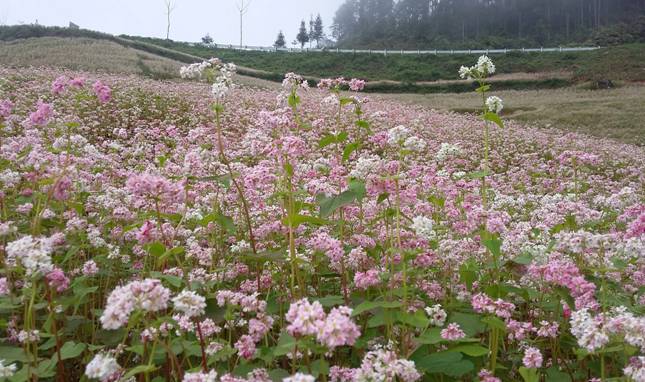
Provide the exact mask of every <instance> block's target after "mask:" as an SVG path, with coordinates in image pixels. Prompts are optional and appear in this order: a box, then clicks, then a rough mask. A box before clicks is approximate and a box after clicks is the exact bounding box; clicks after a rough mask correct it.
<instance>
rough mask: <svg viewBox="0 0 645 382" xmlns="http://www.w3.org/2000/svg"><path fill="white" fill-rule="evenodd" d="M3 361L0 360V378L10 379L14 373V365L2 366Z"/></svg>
mask: <svg viewBox="0 0 645 382" xmlns="http://www.w3.org/2000/svg"><path fill="white" fill-rule="evenodd" d="M4 362H5V360H4V359H0V378H11V377H13V375H14V374H15V373H16V364H15V363H12V364H10V365H5V364H4Z"/></svg>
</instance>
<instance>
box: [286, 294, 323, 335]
mask: <svg viewBox="0 0 645 382" xmlns="http://www.w3.org/2000/svg"><path fill="white" fill-rule="evenodd" d="M285 318H286V320H287V322H289V325H288V326H287V332H289V334H291V335H292V336H308V335H314V334H316V333H317V331H318V327H319V326H320V325H321V324H322V322H323V320H324V319H325V311H324V310H323V307H322V305H320V303H319V302H318V301H314V302H313V304H312V303H309V300H307V299H306V298H303V299H302V300H298V301H296V302H294V303H292V304H291V306H290V307H289V311H288V312H287V314H286V315H285Z"/></svg>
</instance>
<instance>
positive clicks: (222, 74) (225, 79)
mask: <svg viewBox="0 0 645 382" xmlns="http://www.w3.org/2000/svg"><path fill="white" fill-rule="evenodd" d="M218 69H219V75H218V76H217V77H216V78H215V81H213V86H212V88H211V93H212V94H213V96H214V97H215V98H216V99H222V98H224V97H225V96H226V94H228V92H229V91H230V90H231V89H233V87H234V84H233V74H235V72H236V71H237V67H236V66H235V64H230V63H229V64H224V65H221V66H219V67H218Z"/></svg>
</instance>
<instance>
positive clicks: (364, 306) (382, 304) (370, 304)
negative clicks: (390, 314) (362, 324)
mask: <svg viewBox="0 0 645 382" xmlns="http://www.w3.org/2000/svg"><path fill="white" fill-rule="evenodd" d="M401 306H403V304H402V303H401V301H365V302H362V303H360V304H359V305H358V306H357V307H356V308H354V310H353V311H352V316H354V317H355V316H358V315H359V314H361V313H363V312H367V311H370V310H374V309H376V308H384V309H395V308H400V307H401Z"/></svg>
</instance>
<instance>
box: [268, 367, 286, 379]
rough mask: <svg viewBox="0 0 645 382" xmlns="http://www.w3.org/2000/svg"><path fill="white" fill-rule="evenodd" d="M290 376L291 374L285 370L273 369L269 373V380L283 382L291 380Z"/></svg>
mask: <svg viewBox="0 0 645 382" xmlns="http://www.w3.org/2000/svg"><path fill="white" fill-rule="evenodd" d="M290 375H291V373H289V372H288V371H286V370H284V369H273V370H271V371H269V378H271V381H273V382H282V380H283V379H285V378H289V376H290Z"/></svg>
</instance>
